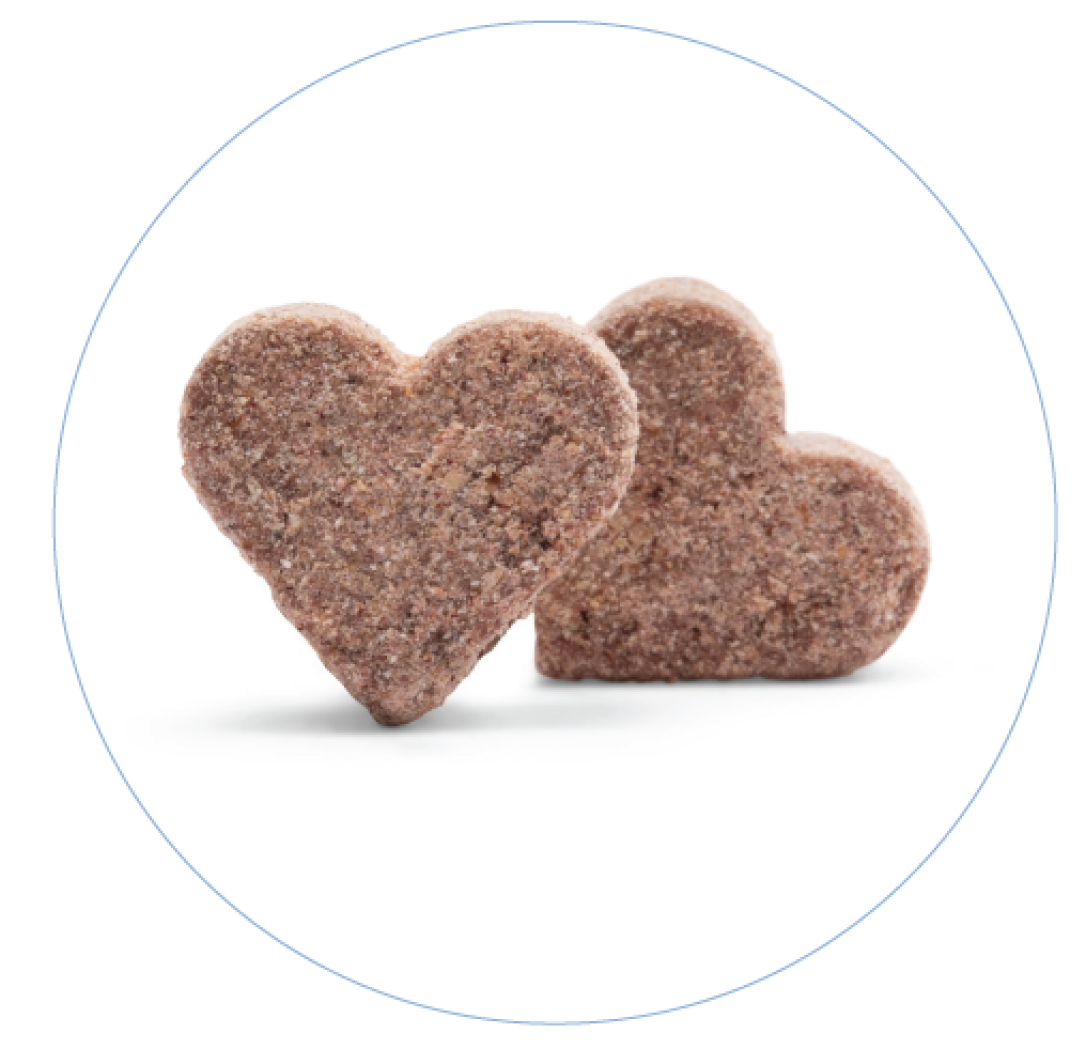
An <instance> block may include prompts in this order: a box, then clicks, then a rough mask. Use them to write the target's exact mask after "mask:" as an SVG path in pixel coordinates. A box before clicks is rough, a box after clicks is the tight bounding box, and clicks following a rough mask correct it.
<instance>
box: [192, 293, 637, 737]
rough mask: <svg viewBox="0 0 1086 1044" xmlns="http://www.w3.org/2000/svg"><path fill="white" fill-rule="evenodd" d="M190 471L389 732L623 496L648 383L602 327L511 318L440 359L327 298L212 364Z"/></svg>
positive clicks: (204, 378)
mask: <svg viewBox="0 0 1086 1044" xmlns="http://www.w3.org/2000/svg"><path fill="white" fill-rule="evenodd" d="M180 435H181V445H182V450H183V453H184V460H185V463H184V469H183V471H184V475H185V477H186V478H187V479H188V481H189V483H190V484H191V486H192V488H193V489H194V490H195V491H196V495H197V496H198V497H199V499H200V502H201V503H202V504H203V505H204V507H205V508H207V510H208V512H209V513H210V514H211V517H212V518H213V519H214V521H215V522H216V524H217V525H218V526H219V528H220V529H221V530H222V531H223V532H224V533H225V534H226V535H227V536H228V537H229V538H230V539H231V540H232V541H233V542H234V544H235V545H237V547H238V549H239V550H240V551H241V553H242V555H243V556H244V557H245V559H246V560H247V561H248V562H249V564H250V565H251V566H253V568H254V569H256V571H257V572H258V573H259V574H260V575H261V576H262V577H263V578H264V579H265V580H266V581H267V582H268V584H269V586H270V587H271V591H272V595H273V597H274V599H275V602H276V604H277V605H278V607H279V609H280V610H281V611H282V613H283V615H284V616H286V618H287V619H288V620H290V622H291V623H292V624H294V626H295V627H297V629H298V630H299V631H300V632H301V633H302V634H303V635H304V636H305V637H306V639H308V641H309V642H310V644H311V645H312V646H313V648H314V649H315V650H316V651H317V653H318V655H319V656H320V658H321V660H323V662H324V664H325V666H326V667H327V668H328V669H329V670H330V671H331V672H332V673H333V674H334V675H335V676H336V677H337V678H338V679H339V680H340V681H341V682H342V683H343V685H344V686H345V687H346V688H347V690H348V691H349V692H350V694H351V695H352V696H354V697H355V699H357V700H359V701H360V702H361V703H363V704H365V706H366V707H367V708H368V709H369V711H370V713H371V714H372V715H373V717H374V718H375V719H376V720H377V721H379V722H381V723H382V724H386V725H392V724H403V723H405V722H409V721H413V720H414V719H416V718H418V717H419V716H420V715H422V714H425V713H426V712H427V711H429V710H432V709H433V708H435V707H437V706H440V705H441V704H442V703H443V702H444V700H445V698H446V697H447V696H448V694H449V693H450V692H452V690H453V689H454V688H455V687H456V686H457V684H459V682H460V681H461V680H462V679H463V678H464V677H465V675H467V673H468V672H469V671H470V670H471V668H472V667H473V666H474V664H475V662H476V661H477V660H478V659H479V657H480V656H482V655H483V654H484V653H486V652H487V651H488V650H489V648H490V647H492V646H493V645H494V644H495V643H496V642H497V640H498V639H499V638H500V637H501V635H502V634H503V633H504V631H505V630H506V629H507V628H508V627H509V626H510V624H512V623H513V621H514V620H516V619H518V618H519V617H522V616H525V615H527V613H528V612H529V611H530V610H531V606H532V602H533V600H534V598H535V596H536V595H537V593H538V592H539V590H540V589H541V588H542V587H543V586H544V584H546V583H547V582H548V581H550V580H552V579H553V578H554V577H555V576H557V575H558V573H559V571H560V570H561V569H562V567H563V566H564V565H566V564H567V563H568V561H569V560H570V557H571V556H572V555H573V554H574V553H575V552H576V551H577V550H578V548H580V546H581V545H582V544H583V543H584V542H585V541H586V540H587V539H588V538H589V537H590V536H591V535H592V534H593V533H594V532H595V531H596V530H597V529H598V528H599V526H600V525H601V524H602V523H603V522H604V521H605V520H606V518H607V517H608V516H609V515H610V514H611V513H612V512H613V511H614V509H615V507H616V505H617V504H618V502H619V500H620V498H621V496H622V493H623V491H624V490H625V488H626V484H627V482H628V480H629V476H630V473H631V471H632V469H633V461H634V455H635V450H636V443H637V408H636V402H635V398H634V395H633V392H632V391H631V390H630V386H629V384H628V382H627V379H626V377H625V376H624V374H623V372H622V369H621V367H620V366H619V364H618V363H617V362H616V360H615V358H614V356H613V355H612V354H611V353H610V352H609V351H608V350H607V349H606V347H605V346H604V345H603V343H602V342H601V341H599V339H598V338H596V337H595V335H593V334H590V333H587V332H586V331H585V330H583V329H581V328H580V327H578V326H576V325H574V324H573V323H572V322H569V321H568V320H564V319H559V318H558V317H556V316H549V315H538V314H535V313H529V312H496V313H492V314H490V315H487V316H484V317H483V318H481V319H478V320H476V321H474V322H471V323H467V324H465V325H464V326H460V327H458V328H457V329H455V330H453V331H452V333H450V334H448V335H447V336H446V337H444V338H443V339H442V340H440V341H438V342H437V343H436V344H435V345H434V346H433V347H432V348H431V349H430V351H429V353H428V354H427V355H425V356H423V357H422V358H412V357H409V356H406V355H404V354H402V353H400V352H399V351H397V350H396V349H395V348H394V347H393V346H392V345H391V344H390V343H389V342H388V341H387V340H386V339H385V338H384V337H383V336H382V335H381V334H380V333H378V332H377V331H376V330H375V329H373V327H371V326H368V325H366V324H365V323H364V322H362V320H361V319H359V318H358V317H357V316H355V315H352V314H351V313H349V312H345V311H342V310H340V309H338V308H332V307H328V306H323V305H311V304H306V305H293V306H287V307H283V308H273V309H268V310H266V311H261V312H256V313H255V314H253V315H251V316H248V317H247V318H245V319H242V320H240V321H239V322H237V323H235V324H234V325H233V326H231V327H230V328H229V329H228V330H227V331H226V332H225V333H224V334H223V335H222V336H221V337H220V338H219V339H218V340H217V341H216V342H215V344H214V345H213V346H212V347H211V349H210V350H209V351H208V352H207V354H206V355H205V356H204V358H203V359H202V360H201V362H200V363H199V365H198V366H197V368H196V371H195V373H194V374H193V376H192V378H191V380H190V381H189V384H188V387H187V388H186V390H185V396H184V402H183V404H182V411H181V425H180Z"/></svg>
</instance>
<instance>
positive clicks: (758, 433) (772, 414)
mask: <svg viewBox="0 0 1086 1044" xmlns="http://www.w3.org/2000/svg"><path fill="white" fill-rule="evenodd" d="M589 329H591V330H593V331H594V332H595V333H597V334H599V335H600V337H601V338H603V340H604V341H605V342H606V343H607V344H608V346H609V347H610V348H611V349H612V351H614V352H615V354H616V356H617V357H618V358H619V360H620V361H621V362H622V365H623V367H624V368H625V370H626V372H627V374H628V375H629V377H630V382H631V384H632V385H633V387H634V390H635V391H636V392H637V396H638V407H639V411H640V423H641V438H640V445H639V447H638V452H637V465H636V468H635V470H634V476H633V479H632V480H631V482H630V487H629V490H628V491H627V494H626V497H625V499H624V500H623V502H622V505H621V507H620V508H619V511H618V512H617V513H616V514H615V515H614V517H613V518H612V519H611V520H610V522H609V523H608V524H607V526H606V527H605V528H604V529H603V530H601V532H600V534H599V535H598V536H597V537H596V538H595V539H594V540H592V541H591V542H590V543H589V544H588V545H587V546H586V547H585V548H584V549H583V551H582V552H581V553H580V554H579V555H578V557H577V559H576V560H575V561H574V563H573V564H572V565H571V566H570V568H569V569H568V570H567V572H566V573H565V574H564V575H563V576H562V577H561V578H560V579H559V580H557V581H556V582H555V583H554V584H552V585H551V586H550V587H548V588H547V590H546V591H545V592H544V593H543V594H542V595H541V596H540V598H539V600H538V601H537V603H536V636H537V637H536V662H537V666H538V668H539V670H540V671H541V672H542V673H543V674H546V675H550V676H551V677H555V678H584V677H595V678H612V679H644V680H648V679H654V678H662V679H674V678H738V677H746V676H750V675H762V676H765V677H772V678H814V677H829V676H833V675H840V674H848V673H849V672H851V671H853V670H855V669H856V668H858V667H862V666H863V665H865V664H867V663H870V662H871V661H872V660H874V659H876V658H877V657H878V656H881V655H882V653H883V652H885V651H886V649H887V648H889V646H890V645H891V644H892V643H893V641H894V640H895V639H896V638H897V636H898V635H899V634H900V633H901V631H902V629H903V628H904V627H905V625H906V623H908V621H909V618H910V617H911V615H912V613H913V610H914V609H915V608H916V605H917V602H918V601H919V599H920V592H921V590H922V589H923V586H924V581H925V579H926V577H927V571H928V562H929V557H930V552H929V544H928V536H927V531H926V529H925V526H924V520H923V516H922V514H921V511H920V506H919V504H918V502H917V500H916V497H915V496H914V494H913V492H912V491H911V489H910V488H909V486H908V484H907V483H906V482H905V480H904V479H903V478H902V477H901V475H900V474H899V473H898V472H897V471H896V470H895V469H894V468H893V467H892V466H891V465H890V463H889V462H888V461H886V460H883V459H881V458H879V457H876V456H875V455H874V454H872V453H869V452H867V451H866V450H862V449H860V448H859V447H857V446H853V445H850V444H849V443H847V442H845V441H843V440H841V439H837V438H833V437H831V436H826V435H786V434H785V430H784V387H783V384H782V380H781V373H780V364H779V362H778V360H777V356H776V352H775V351H774V349H773V342H772V339H771V338H770V336H769V334H768V333H766V331H765V330H764V329H763V328H762V327H761V326H760V325H759V324H758V321H757V320H756V319H755V318H754V316H753V315H751V314H750V312H749V311H747V309H746V308H744V307H743V306H742V305H741V304H739V303H738V302H737V301H735V300H733V299H732V298H731V297H729V296H728V295H727V294H724V293H722V292H721V291H719V290H717V289H716V288H715V287H712V286H709V285H708V284H707V283H702V282H698V281H696V280H690V279H664V280H660V281H658V282H654V283H649V284H647V285H646V286H643V287H640V288H638V289H636V290H633V291H631V292H629V293H627V294H625V295H623V296H622V297H619V298H618V299H617V300H615V301H614V302H612V303H611V304H610V305H609V306H608V307H607V308H605V309H604V310H603V312H601V313H600V315H598V316H597V317H596V319H595V320H593V322H592V323H591V324H589Z"/></svg>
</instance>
